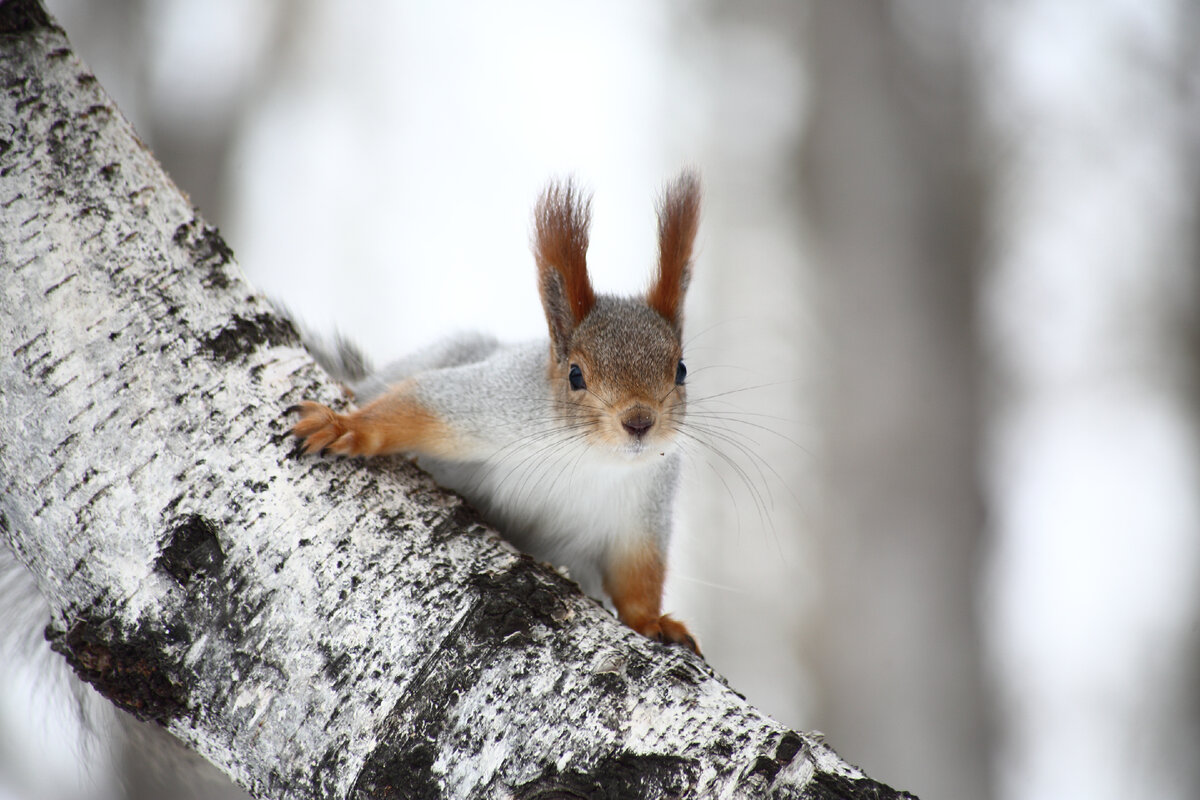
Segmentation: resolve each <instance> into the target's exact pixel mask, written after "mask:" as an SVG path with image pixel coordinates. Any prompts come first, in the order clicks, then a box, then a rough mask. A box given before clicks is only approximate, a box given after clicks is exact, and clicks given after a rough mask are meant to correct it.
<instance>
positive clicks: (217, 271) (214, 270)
mask: <svg viewBox="0 0 1200 800" xmlns="http://www.w3.org/2000/svg"><path fill="white" fill-rule="evenodd" d="M172 241H173V242H175V244H176V245H178V246H179V247H182V248H184V249H185V250H188V251H190V252H191V256H192V261H193V263H195V264H196V265H197V266H199V267H203V268H205V269H207V270H208V274H207V275H205V276H204V277H203V278H202V279H201V282H202V283H203V284H204V286H206V287H207V288H209V289H228V288H229V286H230V281H229V275H228V274H226V272H225V265H226V264H228V263H229V262H230V261H232V260H233V249H232V248H231V247H230V246H229V245H228V244H226V243H225V240H224V239H222V238H221V233H220V232H219V231H218V230H217V229H216V228H215V227H213V226H212V225H206V224H204V221H203V220H201V219H200V218H199V217H192V219H191V221H190V222H185V223H184V224H182V225H180V226H179V227H178V228H176V229H175V235H174V236H173V237H172Z"/></svg>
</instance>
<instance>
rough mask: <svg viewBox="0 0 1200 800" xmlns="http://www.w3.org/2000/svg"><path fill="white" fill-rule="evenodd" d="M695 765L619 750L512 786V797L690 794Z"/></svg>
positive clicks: (584, 799) (606, 799)
mask: <svg viewBox="0 0 1200 800" xmlns="http://www.w3.org/2000/svg"><path fill="white" fill-rule="evenodd" d="M696 772H697V769H696V764H695V763H694V762H693V761H691V760H689V759H686V758H682V757H680V756H666V755H645V754H639V753H631V752H628V751H621V752H618V753H614V754H612V755H609V756H607V757H605V758H603V759H601V760H600V761H599V762H597V763H596V765H595V766H594V767H592V768H591V769H589V770H587V771H586V772H584V771H580V770H573V769H568V770H563V771H562V772H561V773H559V771H558V769H557V768H556V767H555V766H554V765H553V764H551V765H550V766H548V767H547V768H546V773H545V774H544V775H542V776H541V777H540V778H537V779H536V780H533V781H531V782H529V783H525V784H522V785H520V786H514V787H513V797H514V798H516V800H568V799H571V800H573V799H574V798H578V799H579V800H624V798H678V797H690V796H693V795H692V794H691V792H693V791H694V790H695V786H696Z"/></svg>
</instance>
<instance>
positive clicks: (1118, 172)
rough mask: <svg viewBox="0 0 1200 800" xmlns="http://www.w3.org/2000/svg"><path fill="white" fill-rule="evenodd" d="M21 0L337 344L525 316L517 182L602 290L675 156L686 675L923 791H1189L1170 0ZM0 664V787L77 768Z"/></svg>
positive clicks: (29, 788)
mask: <svg viewBox="0 0 1200 800" xmlns="http://www.w3.org/2000/svg"><path fill="white" fill-rule="evenodd" d="M48 5H49V7H50V8H51V10H52V12H53V13H55V14H56V15H57V16H58V19H59V22H60V23H61V24H62V25H63V27H64V28H65V29H66V31H67V33H68V35H69V36H70V38H71V40H72V42H73V43H74V45H75V47H76V48H77V50H78V51H79V53H80V54H81V55H82V57H83V58H84V59H85V60H86V61H87V62H88V63H89V64H90V65H91V67H92V68H93V69H94V70H95V72H96V73H97V75H98V77H99V78H100V81H101V83H102V84H103V85H104V86H105V87H106V88H107V90H108V91H109V93H110V94H111V95H112V96H113V97H114V98H115V99H116V101H117V103H118V105H119V106H120V107H121V108H122V109H123V111H124V112H125V114H126V115H127V116H128V117H129V118H130V119H131V120H132V122H133V123H134V125H135V127H136V128H137V129H138V130H139V132H140V133H141V134H142V136H143V138H144V139H145V140H146V141H147V143H148V144H149V145H150V147H151V148H152V149H153V150H154V152H155V154H156V155H157V156H158V157H159V158H160V159H161V160H162V161H163V163H164V164H165V165H166V167H167V170H168V171H169V172H170V173H171V175H172V176H173V177H174V178H175V180H176V182H177V183H178V184H179V185H180V187H181V188H183V189H184V190H185V191H187V192H188V193H189V194H190V195H191V197H192V200H193V201H194V202H195V203H196V205H197V206H198V207H199V208H200V209H201V211H202V213H203V214H204V215H205V216H206V218H207V219H208V220H209V221H211V222H214V223H216V224H217V225H218V226H219V227H220V228H221V230H222V233H223V234H224V235H225V237H226V239H227V240H228V241H229V243H230V244H231V246H232V247H233V248H234V251H235V252H236V254H237V258H238V261H239V263H240V264H241V266H242V268H243V269H244V271H245V273H246V274H247V276H248V278H249V279H250V281H251V282H252V283H254V284H255V285H257V286H258V287H259V288H260V289H262V290H263V291H264V292H266V293H268V294H270V295H271V296H273V297H275V298H278V299H279V300H280V301H282V302H283V303H285V304H286V305H288V306H289V307H290V308H291V309H292V310H293V312H294V313H295V314H296V315H297V316H298V317H299V318H300V319H302V320H303V321H304V322H305V323H306V324H307V325H308V326H310V327H312V328H314V329H315V330H319V331H325V332H331V331H333V330H335V329H336V330H339V331H341V332H342V333H344V334H346V335H348V336H349V337H351V338H352V339H354V340H356V341H358V342H359V343H360V344H361V345H362V346H363V348H364V349H365V350H366V351H367V352H368V353H369V354H370V355H371V356H372V357H373V358H374V359H375V360H376V361H379V362H383V361H386V360H387V359H389V358H391V357H394V356H397V355H399V354H401V353H404V352H406V351H408V350H410V349H412V348H414V347H417V346H419V345H421V344H423V343H425V342H428V341H430V340H432V339H435V338H437V337H439V336H442V335H445V334H446V333H448V332H451V331H454V330H460V329H482V330H488V331H492V332H494V333H497V334H499V335H500V336H502V337H506V338H512V339H520V338H529V337H533V336H539V335H542V333H543V330H544V318H543V316H542V312H541V309H540V307H539V305H538V302H537V295H536V291H535V283H534V271H533V262H532V258H531V256H530V255H529V251H528V236H529V219H530V216H529V215H530V209H531V207H532V204H533V202H534V200H535V199H536V197H537V194H538V192H539V190H540V189H541V187H542V186H543V185H544V183H545V181H546V180H547V179H548V178H550V177H553V176H563V175H567V174H573V175H575V176H576V177H577V178H578V179H579V180H580V181H581V182H582V183H583V184H584V185H586V186H588V187H590V188H591V189H593V190H594V191H595V200H594V212H595V213H594V226H593V230H592V237H591V239H592V247H591V250H590V252H589V264H590V266H591V269H592V273H593V280H594V282H595V284H596V285H597V288H598V289H599V290H601V291H612V292H621V293H632V292H637V291H639V290H640V289H641V288H642V287H643V286H644V285H645V282H646V280H647V278H648V275H649V271H650V268H651V266H652V264H653V262H654V253H655V249H654V248H655V242H654V232H655V220H654V214H653V202H654V200H655V198H656V197H657V194H658V192H659V191H660V189H661V187H662V185H663V183H664V182H665V181H666V180H668V179H669V178H670V177H672V176H673V175H674V174H676V173H677V172H678V170H679V169H680V168H681V167H683V166H689V165H690V166H694V167H696V168H697V169H698V170H699V171H700V172H701V174H702V176H703V180H704V185H705V207H704V219H703V223H702V228H701V235H700V242H699V245H700V247H699V254H698V258H697V264H696V279H695V282H694V284H693V289H692V292H691V296H690V297H689V302H688V330H687V332H686V337H685V338H686V340H687V341H686V358H687V362H688V367H689V372H690V378H689V383H690V385H691V392H692V394H693V396H694V397H697V398H699V397H711V398H712V400H710V401H708V405H707V408H708V409H709V410H712V411H720V412H722V413H724V414H726V415H727V419H728V422H727V423H726V424H727V425H728V431H729V440H728V441H725V442H718V443H717V444H719V445H721V448H722V451H723V455H716V454H713V455H711V456H709V457H699V458H696V459H694V460H693V463H691V464H689V478H688V482H687V486H686V488H685V494H684V497H683V499H682V502H681V504H680V506H681V507H680V519H679V525H678V531H679V532H678V534H677V542H676V545H677V552H676V553H674V554H673V556H672V561H671V565H672V571H671V576H670V586H669V598H668V607H669V608H671V609H672V610H674V611H677V612H678V614H679V615H680V616H681V617H682V618H684V619H686V620H687V621H688V622H689V623H690V624H691V626H692V629H693V630H694V631H695V632H697V633H698V635H699V638H700V640H701V642H702V644H703V646H704V649H705V654H706V656H707V658H708V659H709V661H710V662H711V663H712V664H713V665H714V666H715V667H716V668H717V669H718V670H719V671H721V672H722V673H723V674H725V675H726V676H728V678H729V679H730V682H731V683H732V684H733V686H734V687H735V688H737V689H739V690H741V691H743V692H744V693H745V694H746V695H747V696H748V697H749V699H750V700H751V701H753V702H755V703H756V704H758V705H759V706H761V707H762V708H764V709H765V710H766V711H767V712H768V713H771V714H772V715H774V716H775V717H777V718H778V719H780V720H782V721H784V722H786V723H787V724H789V725H793V726H796V727H800V728H805V729H814V728H815V729H819V730H822V731H824V732H825V733H826V735H827V737H828V740H829V742H830V744H831V745H832V746H833V747H834V748H835V749H836V750H838V752H839V753H841V754H842V755H843V756H844V757H845V758H847V759H848V760H850V761H852V762H855V763H858V764H860V765H862V766H863V768H864V769H865V770H866V771H867V772H868V773H869V774H871V775H872V776H873V777H876V778H878V779H880V780H883V781H885V782H887V783H890V784H892V785H894V786H896V787H898V788H903V789H907V790H909V791H912V792H914V793H916V794H918V795H920V796H921V797H922V798H925V800H936V799H937V798H966V799H968V800H969V799H971V798H981V799H982V798H997V800H1041V799H1042V798H1045V800H1062V799H1063V798H1075V797H1079V798H1088V800H1101V799H1103V798H1125V797H1130V796H1135V797H1153V798H1158V799H1160V800H1170V799H1171V798H1180V799H1181V800H1183V799H1184V798H1194V797H1197V796H1200V766H1198V765H1200V758H1198V757H1197V756H1198V755H1200V629H1198V620H1200V596H1198V586H1200V491H1198V489H1200V474H1198V473H1200V461H1198V456H1200V449H1198V445H1200V441H1198V438H1197V419H1198V413H1200V406H1198V404H1197V393H1196V389H1197V383H1196V379H1197V365H1198V364H1200V327H1198V326H1197V315H1196V311H1197V307H1196V304H1197V300H1200V292H1198V290H1200V285H1198V281H1197V278H1198V276H1200V270H1198V267H1200V254H1198V250H1197V248H1198V246H1200V236H1198V232H1200V220H1198V219H1197V212H1198V210H1200V169H1198V167H1200V51H1198V50H1197V48H1196V46H1195V42H1197V41H1200V8H1197V7H1196V6H1195V4H1193V3H1188V2H1187V1H1186V0H1174V1H1172V0H1137V1H1136V2H1134V1H1133V0H1124V2H1122V1H1121V0H1103V1H1102V2H1088V3H1083V2H1066V1H1064V0H1017V1H1016V2H1013V1H1011V0H1010V1H1008V2H1000V1H999V0H991V1H990V2H985V1H984V0H977V1H976V2H969V3H963V4H956V5H954V6H953V7H952V8H950V9H948V8H947V7H946V4H944V3H937V2H933V0H893V1H892V2H887V3H870V2H865V0H854V1H853V2H846V1H845V0H838V1H836V2H835V0H813V2H799V1H798V0H796V1H791V0H774V2H769V1H768V0H754V1H753V2H747V3H739V4H736V5H735V4H722V3H717V2H702V3H694V4H684V3H681V2H663V3H645V2H635V1H634V0H621V1H618V2H613V1H611V0H610V2H603V3H601V2H573V3H562V2H558V3H556V2H550V0H540V1H533V0H509V2H506V3H488V2H482V0H478V1H477V2H465V1H457V0H456V2H449V3H418V2H382V1H381V0H380V1H376V2H369V1H368V0H361V1H360V2H354V3H334V2H331V1H329V0H291V1H288V0H260V2H257V3H244V2H238V1H237V0H203V2H201V1H200V0H154V2H151V0H50V2H48ZM5 663H6V664H7V666H6V667H4V668H3V669H4V670H5V672H4V673H3V674H2V675H0V677H2V678H3V680H4V685H5V688H7V689H9V691H7V692H6V693H0V722H3V723H4V725H3V728H2V730H0V798H4V799H5V800H8V798H13V800H17V799H18V798H19V800H34V799H35V798H37V799H39V800H40V799H41V798H46V799H47V800H60V798H61V800H66V799H67V798H97V799H98V798H101V797H108V796H112V795H111V794H110V792H111V789H110V788H107V787H108V786H109V783H108V782H107V778H106V776H107V775H108V773H109V772H112V771H119V770H120V764H119V763H117V764H107V765H106V764H98V763H94V764H93V765H92V766H91V767H88V768H84V767H81V766H77V765H80V764H84V763H88V762H89V761H91V762H98V761H101V760H102V759H100V758H99V756H98V755H97V753H98V751H97V750H96V749H95V748H93V751H92V752H90V753H84V754H82V755H81V754H80V753H79V748H78V746H77V745H78V742H79V741H81V739H80V737H79V736H78V735H77V734H76V733H75V732H73V731H71V730H70V724H69V721H70V719H71V710H70V708H69V703H68V702H60V701H56V700H55V699H54V697H53V692H52V691H51V690H50V689H46V688H44V687H42V686H41V684H39V678H38V677H37V676H36V675H34V676H31V675H30V673H29V671H28V670H21V669H19V668H18V667H17V666H16V661H15V660H14V659H12V658H7V657H6V658H5ZM10 673H11V674H10ZM31 683H32V684H34V685H37V686H39V687H40V688H37V689H36V690H35V691H34V692H33V693H32V694H30V691H31V690H30V689H29V688H28V687H29V686H30V684H31ZM42 683H44V681H43V682H42ZM30 698H32V699H30Z"/></svg>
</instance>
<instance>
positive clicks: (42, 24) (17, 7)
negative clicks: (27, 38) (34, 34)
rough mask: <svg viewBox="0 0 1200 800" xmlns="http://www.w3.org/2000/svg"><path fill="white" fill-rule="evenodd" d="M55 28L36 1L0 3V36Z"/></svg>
mask: <svg viewBox="0 0 1200 800" xmlns="http://www.w3.org/2000/svg"><path fill="white" fill-rule="evenodd" d="M55 27H56V26H55V25H54V23H53V22H52V21H51V20H50V15H49V14H47V13H46V9H44V8H42V4H41V3H39V2H38V0H8V2H7V3H0V35H6V36H7V35H12V34H17V33H28V32H29V31H32V30H36V29H38V28H55Z"/></svg>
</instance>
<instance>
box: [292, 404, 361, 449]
mask: <svg viewBox="0 0 1200 800" xmlns="http://www.w3.org/2000/svg"><path fill="white" fill-rule="evenodd" d="M295 410H297V411H299V412H300V421H299V422H297V423H296V424H295V425H293V426H292V435H293V436H295V437H296V438H298V439H300V440H302V441H303V443H304V445H303V447H304V452H305V453H316V452H326V451H328V452H331V453H337V454H338V455H343V456H358V455H368V453H367V448H366V447H365V446H364V441H363V437H362V436H361V435H360V432H359V431H358V430H356V427H357V426H356V425H355V424H354V419H353V418H352V417H351V416H350V415H349V414H339V413H337V412H336V411H334V410H333V409H332V408H329V407H328V406H323V405H321V404H320V403H314V402H312V401H311V400H305V401H304V402H302V403H300V405H298V406H295Z"/></svg>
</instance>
